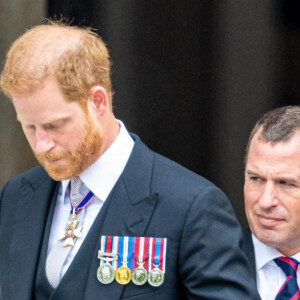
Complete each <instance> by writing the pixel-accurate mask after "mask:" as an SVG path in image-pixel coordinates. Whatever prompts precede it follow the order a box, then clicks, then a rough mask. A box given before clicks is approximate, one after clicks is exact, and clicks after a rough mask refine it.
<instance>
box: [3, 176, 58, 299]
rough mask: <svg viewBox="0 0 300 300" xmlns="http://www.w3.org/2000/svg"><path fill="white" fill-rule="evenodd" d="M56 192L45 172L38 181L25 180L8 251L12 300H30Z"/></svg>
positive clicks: (22, 184)
mask: <svg viewBox="0 0 300 300" xmlns="http://www.w3.org/2000/svg"><path fill="white" fill-rule="evenodd" d="M57 187H58V185H57ZM57 190H58V189H57V188H56V189H55V182H54V181H53V180H51V179H50V178H49V177H48V176H47V175H46V173H45V172H44V171H43V172H42V174H41V173H39V176H38V178H37V180H36V181H35V180H32V181H28V180H27V179H25V178H23V179H22V183H21V193H20V198H19V199H18V206H17V207H16V211H15V222H14V224H13V225H12V226H13V227H14V228H13V230H12V232H13V234H12V238H11V241H12V243H11V245H10V251H9V255H10V257H9V261H10V262H11V263H10V270H11V273H10V274H9V285H10V290H11V291H14V295H15V296H14V297H13V299H22V300H24V299H31V296H32V291H33V288H34V282H35V274H36V268H37V264H38V259H39V252H40V247H41V243H42V240H43V233H44V226H45V223H46V220H47V215H48V208H49V205H50V202H51V199H52V197H53V193H54V192H57ZM20 249H21V251H20ZM16 287H17V288H16ZM26 295H28V298H26Z"/></svg>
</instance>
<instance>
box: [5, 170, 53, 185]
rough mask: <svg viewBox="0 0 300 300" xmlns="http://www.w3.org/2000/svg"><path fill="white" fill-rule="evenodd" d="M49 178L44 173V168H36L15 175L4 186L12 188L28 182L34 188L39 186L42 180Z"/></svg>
mask: <svg viewBox="0 0 300 300" xmlns="http://www.w3.org/2000/svg"><path fill="white" fill-rule="evenodd" d="M49 178H50V177H49V175H48V174H47V173H46V171H45V170H44V168H43V167H42V166H37V167H34V168H32V169H29V170H27V171H25V172H23V173H21V174H19V175H17V176H16V177H13V178H12V179H10V180H9V181H8V182H7V183H6V184H5V186H6V187H8V186H9V187H12V188H14V187H16V186H19V185H20V184H22V183H24V182H28V183H29V184H30V185H32V186H33V187H34V188H35V187H37V186H39V185H40V184H41V183H42V182H43V181H44V180H46V179H49Z"/></svg>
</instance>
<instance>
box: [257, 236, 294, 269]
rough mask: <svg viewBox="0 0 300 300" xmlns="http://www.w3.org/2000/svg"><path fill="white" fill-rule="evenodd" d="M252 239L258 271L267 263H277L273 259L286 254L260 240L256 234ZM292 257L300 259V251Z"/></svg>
mask: <svg viewBox="0 0 300 300" xmlns="http://www.w3.org/2000/svg"><path fill="white" fill-rule="evenodd" d="M252 240H253V245H254V252H255V264H256V271H259V270H260V269H262V268H263V267H264V266H265V265H266V264H268V263H270V262H271V263H272V264H274V265H275V262H274V261H273V259H274V258H277V257H278V256H284V255H283V254H282V253H281V252H279V251H278V250H276V249H275V248H273V247H270V246H268V245H266V244H264V243H262V242H261V241H260V240H258V239H257V238H256V237H255V235H254V234H252ZM292 257H293V258H295V259H297V260H298V261H300V252H298V253H296V254H295V255H293V256H292Z"/></svg>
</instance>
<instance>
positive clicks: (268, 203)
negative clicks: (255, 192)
mask: <svg viewBox="0 0 300 300" xmlns="http://www.w3.org/2000/svg"><path fill="white" fill-rule="evenodd" d="M277 196H278V195H277V192H276V186H275V184H274V183H273V182H266V184H265V185H264V188H263V190H262V193H261V195H260V198H259V205H260V207H261V208H263V209H269V208H271V207H274V206H276V205H277V204H278V198H277Z"/></svg>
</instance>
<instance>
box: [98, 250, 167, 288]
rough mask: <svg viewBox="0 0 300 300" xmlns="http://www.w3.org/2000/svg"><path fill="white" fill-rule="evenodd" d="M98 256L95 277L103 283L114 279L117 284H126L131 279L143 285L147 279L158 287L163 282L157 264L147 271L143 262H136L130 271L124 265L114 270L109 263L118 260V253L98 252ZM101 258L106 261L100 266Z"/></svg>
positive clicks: (162, 276)
mask: <svg viewBox="0 0 300 300" xmlns="http://www.w3.org/2000/svg"><path fill="white" fill-rule="evenodd" d="M98 258H99V259H100V266H99V268H98V269H97V278H98V280H99V281H100V282H101V283H103V284H109V283H111V282H113V281H114V279H116V281H117V282H118V283H119V284H123V285H125V284H128V283H129V282H130V281H132V282H133V283H134V284H136V285H143V284H145V283H146V282H147V281H148V283H149V284H150V285H152V286H154V287H158V286H160V285H162V284H163V282H164V273H163V272H162V271H161V270H160V269H159V267H158V266H157V265H154V268H153V269H152V270H151V271H150V272H149V274H148V272H147V271H146V270H145V268H144V267H143V264H144V262H138V267H137V268H135V269H134V270H133V272H131V270H130V269H129V268H128V267H127V266H126V265H125V263H126V262H125V263H124V262H122V263H123V265H122V266H121V267H120V268H118V269H117V270H116V271H115V270H114V267H113V266H112V265H111V264H110V263H109V262H112V261H117V260H118V255H117V254H113V253H107V252H100V251H99V252H98ZM101 260H104V261H106V263H105V264H103V265H102V266H101Z"/></svg>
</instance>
